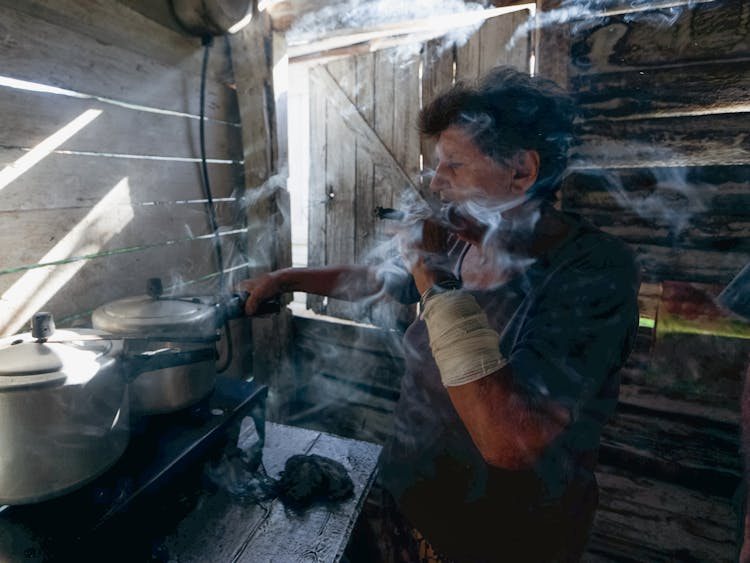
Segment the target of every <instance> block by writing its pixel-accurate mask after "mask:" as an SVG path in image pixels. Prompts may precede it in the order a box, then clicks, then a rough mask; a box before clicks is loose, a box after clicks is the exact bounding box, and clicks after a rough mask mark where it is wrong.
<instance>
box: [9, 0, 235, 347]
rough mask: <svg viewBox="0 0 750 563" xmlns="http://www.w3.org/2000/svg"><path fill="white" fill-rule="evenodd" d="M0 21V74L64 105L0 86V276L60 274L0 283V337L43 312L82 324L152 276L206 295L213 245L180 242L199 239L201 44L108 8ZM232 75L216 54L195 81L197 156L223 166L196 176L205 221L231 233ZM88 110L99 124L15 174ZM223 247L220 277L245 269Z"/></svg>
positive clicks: (224, 57)
mask: <svg viewBox="0 0 750 563" xmlns="http://www.w3.org/2000/svg"><path fill="white" fill-rule="evenodd" d="M0 21H1V22H2V23H0V28H2V34H3V37H4V40H3V42H2V46H0V51H2V56H3V61H4V66H3V71H2V74H3V75H4V76H5V77H9V78H12V79H21V80H27V81H32V82H37V83H40V84H43V85H49V86H55V87H58V88H63V89H65V90H69V91H70V92H41V91H33V90H32V89H28V88H27V87H21V88H16V87H13V86H12V85H3V86H2V87H0V111H2V113H3V114H4V115H5V116H6V127H5V128H4V129H3V132H2V133H1V134H0V137H1V138H0V146H2V149H0V167H2V173H4V174H5V181H4V184H3V187H2V191H0V216H2V227H1V228H0V230H1V231H2V232H1V233H0V242H2V244H3V245H4V247H5V248H6V249H7V251H6V252H5V253H4V255H3V260H2V265H0V269H2V270H9V269H11V268H14V267H25V266H35V265H36V264H37V263H38V262H40V261H41V262H43V263H47V262H52V263H58V265H56V266H52V265H51V266H45V267H42V268H33V269H29V270H23V271H20V272H18V273H6V274H5V275H2V276H0V294H2V296H3V298H2V303H1V305H2V306H1V307H0V309H1V310H2V313H0V316H2V317H3V319H2V326H3V327H4V328H3V329H2V330H3V331H5V332H7V331H9V330H10V329H9V327H10V326H11V324H12V325H13V326H14V327H18V326H21V325H22V324H23V323H24V322H25V318H24V315H25V316H26V317H27V316H28V315H29V314H31V313H33V312H34V311H33V310H31V308H39V307H41V306H44V307H47V308H48V309H50V310H52V311H53V312H54V313H55V314H56V316H57V317H58V318H61V317H62V318H70V319H71V320H70V322H76V323H78V322H85V315H86V312H87V311H90V310H91V309H93V308H94V307H96V306H98V305H100V304H101V303H103V302H104V301H106V300H111V299H116V298H120V297H124V296H126V295H128V294H139V293H142V291H143V287H144V283H145V279H146V278H147V277H152V276H160V277H162V278H163V279H164V283H165V285H167V286H169V285H171V284H174V283H177V284H182V283H185V282H193V281H195V280H199V279H203V278H205V281H204V282H202V285H201V284H197V285H189V286H188V287H189V288H191V289H194V290H199V291H207V290H215V282H216V278H215V273H216V264H215V257H214V242H213V239H212V238H206V239H203V240H191V239H193V238H195V237H197V236H202V235H207V234H208V232H209V231H208V227H207V220H206V215H205V209H204V206H203V204H202V202H201V200H204V198H205V196H204V195H203V191H202V189H201V182H202V179H201V174H200V167H199V159H200V151H199V145H198V119H197V118H196V116H197V115H198V114H199V108H198V106H199V93H200V89H199V86H200V74H201V73H200V70H201V65H202V62H203V54H204V53H203V49H202V48H201V46H200V43H199V42H198V41H196V40H193V39H188V38H186V37H185V36H184V35H182V34H179V33H175V31H174V30H173V29H169V28H168V27H164V26H162V25H160V24H157V23H155V22H153V21H151V20H149V19H148V18H145V17H143V16H142V15H140V14H139V13H138V12H137V11H133V10H131V9H129V8H127V7H125V6H123V5H121V4H119V3H117V2H115V1H108V0H94V1H92V2H82V1H80V0H61V1H60V2H54V3H49V2H38V1H36V0H30V1H29V2H23V3H16V2H8V1H1V2H0ZM230 71H231V67H230V64H229V56H228V50H227V45H226V42H224V41H223V40H219V41H217V42H216V44H215V45H214V47H213V48H212V51H211V56H210V58H209V65H208V73H207V74H208V81H207V96H206V99H207V105H206V113H207V116H208V117H209V119H208V120H207V122H206V148H207V156H208V158H209V159H217V160H220V161H224V163H212V164H209V166H208V168H209V177H210V178H211V180H212V188H213V190H212V191H213V195H214V197H216V198H217V199H219V200H220V201H219V203H218V204H217V214H218V218H219V223H220V225H221V226H222V227H223V228H229V229H230V230H234V229H235V228H239V229H241V228H242V226H243V225H244V216H243V215H241V214H238V213H237V209H238V208H239V206H240V205H241V204H242V202H243V201H244V200H242V199H241V196H242V193H241V190H240V188H241V187H242V184H241V182H240V180H241V175H240V173H239V172H240V170H239V166H238V163H239V161H240V160H241V159H242V155H243V150H242V145H241V137H240V130H239V128H238V127H237V125H236V124H237V122H238V112H237V106H236V101H235V91H234V89H233V88H232V86H233V84H232V82H233V77H232V75H231V72H230ZM79 93H80V94H83V95H79ZM88 110H96V111H99V112H101V113H100V114H99V115H98V117H96V118H94V119H93V120H92V121H91V122H90V123H89V124H88V125H86V126H85V127H84V128H83V129H81V130H79V131H77V132H75V133H74V134H73V135H72V136H70V137H69V138H68V139H67V140H65V141H64V142H62V143H58V144H57V145H56V146H55V147H53V152H50V153H46V154H45V155H42V156H41V157H40V158H39V160H38V161H37V162H36V163H35V164H34V165H33V166H31V167H30V168H29V169H28V170H23V168H22V167H23V166H24V162H26V161H28V160H29V159H30V157H32V156H34V155H35V154H36V151H35V149H40V148H41V147H40V143H43V142H44V141H45V140H47V139H50V137H51V136H52V135H54V134H55V133H56V132H58V131H60V130H61V128H62V127H64V126H65V125H66V124H68V123H70V122H71V121H72V120H73V119H74V118H76V117H78V116H80V115H82V114H83V113H84V112H86V111H88ZM14 170H20V171H22V173H20V174H11V173H12V172H14ZM221 200H225V201H223V202H222V201H221ZM237 238H238V237H237V236H236V235H234V236H230V237H225V242H226V248H225V256H226V257H227V258H226V262H227V265H228V267H238V266H239V267H242V265H243V264H245V263H246V258H245V257H244V256H243V255H242V250H243V248H244V247H243V245H242V244H239V243H238V241H237V240H236V239H237ZM230 239H235V240H230ZM63 241H64V244H63ZM52 250H54V252H52V253H50V251H52ZM48 253H50V254H48ZM69 260H73V261H72V262H69V263H65V262H66V261H69ZM21 286H24V287H21ZM11 289H12V290H11ZM24 292H25V293H24ZM19 310H23V311H24V313H23V314H20V313H12V314H11V316H12V317H13V318H7V317H8V314H10V313H9V311H19ZM9 323H10V324H9ZM11 332H12V331H11Z"/></svg>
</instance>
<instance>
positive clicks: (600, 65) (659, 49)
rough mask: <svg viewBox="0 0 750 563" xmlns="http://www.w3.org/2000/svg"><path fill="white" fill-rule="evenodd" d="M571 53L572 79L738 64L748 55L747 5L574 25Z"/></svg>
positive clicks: (729, 3)
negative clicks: (574, 76)
mask: <svg viewBox="0 0 750 563" xmlns="http://www.w3.org/2000/svg"><path fill="white" fill-rule="evenodd" d="M673 20H674V21H673ZM591 24H593V25H591ZM570 52H571V56H572V61H571V62H572V65H573V67H574V68H575V72H576V73H577V74H598V73H602V72H611V71H613V70H648V69H649V68H658V67H663V66H671V65H687V64H690V63H695V62H699V61H722V60H723V61H727V62H728V61H732V60H735V61H741V60H743V59H747V58H748V56H750V6H748V4H747V2H744V1H743V0H724V1H720V2H707V3H700V4H694V5H690V4H689V3H686V4H684V5H682V6H677V7H675V8H674V9H671V10H663V11H658V10H657V11H651V12H649V11H643V12H638V13H636V14H626V15H621V16H613V17H610V18H606V19H599V20H592V21H590V22H589V25H588V26H580V25H579V26H578V33H577V34H576V35H575V36H574V37H573V39H572V45H571V51H570Z"/></svg>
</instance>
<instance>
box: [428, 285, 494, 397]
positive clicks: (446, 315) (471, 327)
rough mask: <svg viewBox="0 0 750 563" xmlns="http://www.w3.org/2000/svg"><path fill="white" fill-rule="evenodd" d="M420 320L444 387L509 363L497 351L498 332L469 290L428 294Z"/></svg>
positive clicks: (489, 372) (481, 375)
mask: <svg viewBox="0 0 750 563" xmlns="http://www.w3.org/2000/svg"><path fill="white" fill-rule="evenodd" d="M422 319H424V321H425V323H426V324H427V332H428V334H429V337H430V348H432V356H433V357H434V358H435V363H436V364H437V366H438V369H439V370H440V377H441V379H442V380H443V385H445V386H446V387H453V386H456V385H464V384H466V383H470V382H472V381H476V380H477V379H481V378H483V377H486V376H488V375H490V374H491V373H494V372H496V371H497V370H499V369H500V368H502V367H503V366H504V365H506V364H507V363H508V360H506V359H505V358H503V356H502V354H500V335H499V334H498V333H497V332H496V331H494V330H493V329H492V328H490V325H489V323H488V322H487V315H485V313H484V311H482V309H481V308H480V307H479V304H477V301H476V299H474V296H473V295H471V294H470V293H466V292H463V291H460V290H454V291H446V292H444V293H439V294H437V295H433V296H431V297H429V298H428V299H427V301H426V302H425V304H424V310H423V311H422Z"/></svg>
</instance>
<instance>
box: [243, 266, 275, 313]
mask: <svg viewBox="0 0 750 563" xmlns="http://www.w3.org/2000/svg"><path fill="white" fill-rule="evenodd" d="M237 289H238V290H239V291H246V292H247V293H248V294H249V297H248V298H247V301H245V314H246V315H248V316H249V315H253V314H255V312H256V311H257V310H258V306H259V305H260V304H261V303H263V302H264V301H268V300H269V299H273V298H274V297H277V296H278V295H280V294H281V293H284V292H285V291H288V289H287V288H286V287H285V286H284V283H283V281H282V279H281V274H280V272H269V273H267V274H261V275H259V276H257V277H254V278H250V279H246V280H242V281H241V282H240V283H238V284H237Z"/></svg>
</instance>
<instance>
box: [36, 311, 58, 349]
mask: <svg viewBox="0 0 750 563" xmlns="http://www.w3.org/2000/svg"><path fill="white" fill-rule="evenodd" d="M53 332H55V319H54V317H53V316H52V313H47V312H44V311H40V312H38V313H35V314H34V316H33V317H32V318H31V336H33V337H34V338H36V341H37V342H45V341H46V340H47V338H49V337H50V336H51V335H52V333H53Z"/></svg>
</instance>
